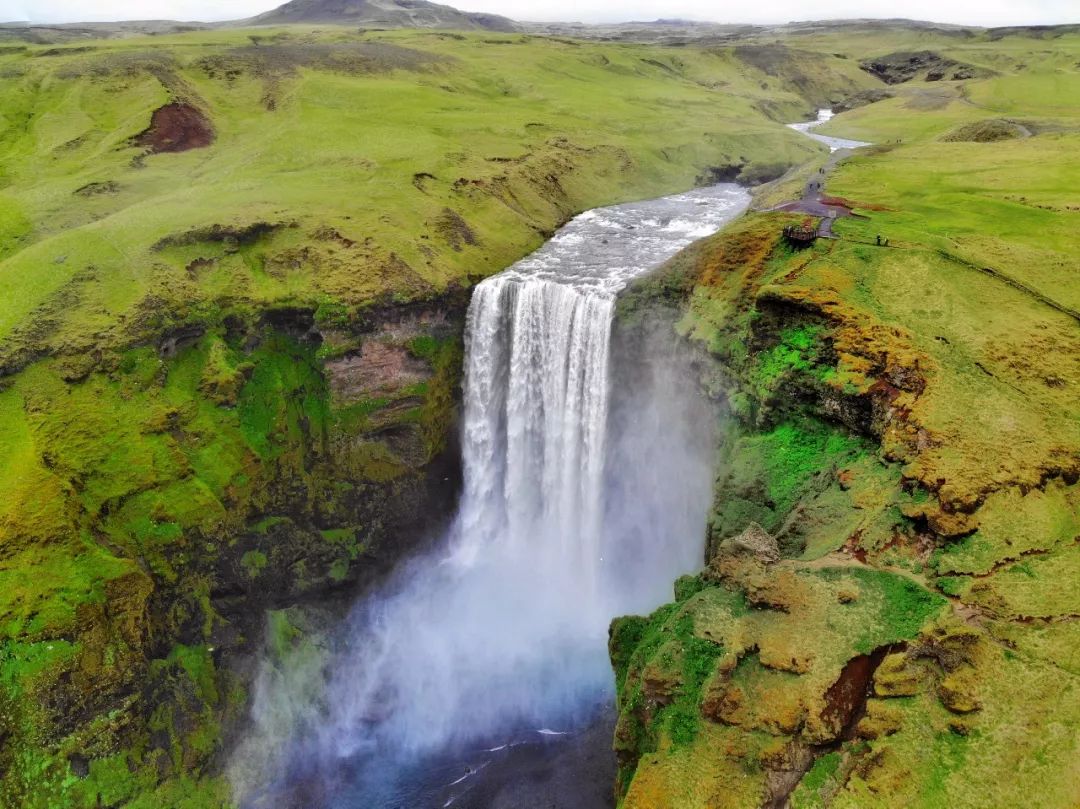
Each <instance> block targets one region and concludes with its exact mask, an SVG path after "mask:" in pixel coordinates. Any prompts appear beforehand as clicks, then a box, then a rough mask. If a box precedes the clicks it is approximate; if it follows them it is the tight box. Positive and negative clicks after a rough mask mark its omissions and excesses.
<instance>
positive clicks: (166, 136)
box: [135, 101, 214, 154]
mask: <svg viewBox="0 0 1080 809" xmlns="http://www.w3.org/2000/svg"><path fill="white" fill-rule="evenodd" d="M213 142H214V128H213V127H212V126H211V124H210V120H209V119H208V118H207V117H206V116H205V115H203V114H202V113H201V112H200V111H199V110H198V109H196V108H195V107H193V106H191V105H190V104H186V103H184V102H183V101H174V102H172V103H171V104H166V105H165V106H164V107H158V108H157V109H156V110H154V114H153V115H151V116H150V126H149V127H147V128H146V129H145V130H144V131H143V132H141V133H140V134H139V135H137V136H136V138H135V143H136V144H137V145H139V146H146V147H148V150H149V151H150V153H151V154H159V153H162V152H186V151H187V150H188V149H201V148H203V147H204V146H209V145H210V144H211V143H213Z"/></svg>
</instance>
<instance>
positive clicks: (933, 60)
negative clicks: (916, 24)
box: [859, 51, 993, 84]
mask: <svg viewBox="0 0 1080 809" xmlns="http://www.w3.org/2000/svg"><path fill="white" fill-rule="evenodd" d="M859 66H860V67H861V68H862V69H863V70H865V71H866V72H867V73H870V74H871V75H873V76H876V77H877V78H879V79H881V80H882V81H883V82H885V83H886V84H903V83H904V82H907V81H912V80H913V79H921V80H922V81H943V80H948V81H961V80H963V79H984V78H986V77H988V76H992V75H993V73H992V72H991V71H989V70H987V69H986V68H982V67H976V66H975V65H968V64H964V63H962V62H957V61H956V60H954V59H950V58H948V57H947V56H942V55H941V54H940V53H936V52H935V51H897V52H895V53H888V54H885V55H884V56H875V57H873V58H871V59H864V60H863V61H862V62H860V63H859Z"/></svg>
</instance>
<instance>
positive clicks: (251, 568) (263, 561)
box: [240, 551, 269, 579]
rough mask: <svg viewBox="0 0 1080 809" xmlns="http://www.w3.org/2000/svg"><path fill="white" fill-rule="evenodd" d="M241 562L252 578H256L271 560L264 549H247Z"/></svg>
mask: <svg viewBox="0 0 1080 809" xmlns="http://www.w3.org/2000/svg"><path fill="white" fill-rule="evenodd" d="M240 564H241V565H242V566H243V568H244V570H245V571H247V574H248V576H249V577H250V578H252V579H254V578H255V577H256V576H258V575H259V574H260V573H262V571H263V569H264V568H265V567H266V565H267V564H269V560H268V559H267V558H266V554H265V553H263V552H262V551H246V552H245V553H244V555H243V556H241V557H240Z"/></svg>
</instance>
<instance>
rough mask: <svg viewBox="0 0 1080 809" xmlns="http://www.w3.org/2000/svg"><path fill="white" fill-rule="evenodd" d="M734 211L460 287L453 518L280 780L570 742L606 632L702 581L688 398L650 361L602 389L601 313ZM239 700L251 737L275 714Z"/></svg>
mask: <svg viewBox="0 0 1080 809" xmlns="http://www.w3.org/2000/svg"><path fill="white" fill-rule="evenodd" d="M746 202H747V195H746V194H745V192H743V191H742V190H741V189H738V188H737V187H735V186H731V185H727V186H716V187H713V188H707V189H698V190H696V191H692V192H689V193H687V194H680V195H677V196H673V197H665V198H661V199H657V200H651V201H647V202H642V203H633V204H629V205H620V206H614V207H611V208H604V209H597V210H594V211H590V212H587V213H585V214H582V215H581V216H579V217H577V218H576V219H574V220H573V221H572V222H570V223H569V224H568V225H566V226H565V227H564V228H562V229H561V230H560V231H559V232H558V233H557V234H556V235H555V236H554V237H553V238H552V239H551V240H550V241H549V242H548V243H547V244H545V245H544V246H543V247H542V248H541V249H540V250H538V251H536V252H535V253H533V254H532V255H531V256H529V257H527V258H526V259H524V260H522V261H520V262H518V263H517V264H515V265H514V266H513V267H511V268H509V269H508V270H506V271H504V272H503V273H500V274H499V275H497V276H494V277H492V278H489V279H487V280H485V281H483V282H482V283H480V284H479V285H478V286H477V287H476V289H475V291H474V293H473V297H472V302H471V305H470V308H469V312H468V318H467V324H466V359H465V379H464V385H463V387H464V402H463V413H462V461H463V465H464V478H465V486H464V491H463V494H462V500H461V503H460V506H459V510H458V514H457V515H456V518H455V520H454V522H453V525H452V528H451V529H450V533H449V536H448V537H447V538H446V540H445V542H444V543H443V544H442V545H441V546H440V550H438V551H436V552H435V556H434V557H430V556H429V557H425V558H422V559H419V560H415V561H414V562H413V563H412V564H409V565H408V566H406V567H405V568H404V569H403V570H401V571H398V573H397V575H396V576H394V577H393V580H392V581H391V583H390V584H389V585H388V586H387V588H386V589H385V590H384V591H383V592H381V593H380V594H379V595H378V596H377V597H374V598H372V599H370V600H368V601H366V602H365V603H364V604H362V605H360V606H359V607H358V609H357V610H356V612H355V614H354V615H353V617H352V619H351V623H350V625H349V626H348V627H347V628H346V629H345V631H344V633H343V635H342V642H341V644H340V646H341V648H339V649H337V650H336V651H335V652H334V655H333V661H332V664H331V665H330V667H329V675H328V678H327V682H326V684H325V689H324V693H323V697H322V699H321V701H320V703H321V704H320V706H319V707H318V709H316V708H312V709H311V710H310V711H308V713H307V714H303V712H302V711H301V712H300V718H299V719H298V718H297V713H296V711H294V710H291V706H290V712H289V714H288V715H289V717H290V718H289V724H290V725H291V728H290V733H291V735H292V741H291V742H290V745H291V751H292V752H291V757H292V762H293V764H294V765H295V762H296V761H304V762H309V763H310V762H311V761H313V760H314V761H318V762H320V766H322V765H323V764H325V762H326V761H327V760H335V759H336V760H339V761H340V760H346V759H354V760H355V759H356V758H357V757H361V758H364V757H366V758H367V760H369V761H375V762H377V763H378V764H377V767H376V768H375V769H376V770H378V771H379V772H380V773H383V774H385V772H386V771H387V770H392V769H393V767H392V766H388V765H387V764H386V762H388V761H402V760H413V761H415V760H416V759H417V757H422V756H425V755H432V754H437V753H438V752H439V751H446V750H454V749H460V748H462V746H464V745H468V744H474V743H476V742H483V741H491V742H492V743H496V742H498V741H499V740H500V739H502V738H505V737H508V736H512V735H513V734H514V733H516V732H521V731H522V730H523V729H532V730H533V731H534V732H535V731H536V730H541V729H545V730H552V729H554V730H558V729H560V728H569V727H573V725H574V723H575V722H577V721H578V720H579V719H580V718H581V717H582V716H583V715H585V714H586V713H587V712H589V711H591V710H593V709H595V705H596V704H597V702H598V701H599V700H603V699H605V698H609V697H610V695H611V693H612V689H613V686H612V683H611V671H610V666H609V663H608V660H607V648H606V633H607V626H608V624H609V622H610V620H611V618H612V617H614V616H616V615H619V614H623V613H626V612H640V611H648V610H651V609H652V608H654V607H655V606H657V605H658V604H659V603H661V602H662V601H663V600H666V598H667V597H669V594H670V589H669V588H670V583H671V581H672V580H673V579H674V578H675V577H676V576H677V575H679V574H680V573H683V572H686V571H688V570H691V569H694V568H696V567H697V566H698V565H699V564H700V560H701V551H702V543H703V537H704V519H705V513H706V510H707V506H708V501H709V490H710V485H711V477H710V475H711V471H710V467H709V460H710V459H709V458H708V452H709V451H708V446H709V443H710V442H709V440H708V437H709V432H708V430H709V429H710V427H709V425H710V423H711V422H710V419H709V418H707V417H703V416H701V415H700V413H697V414H695V415H692V416H691V415H688V413H689V412H690V411H689V410H688V409H687V408H692V407H693V406H694V405H693V403H694V402H695V401H696V400H697V398H698V397H696V396H695V395H694V394H693V387H694V383H693V381H692V380H690V379H686V378H684V379H682V380H681V381H680V380H675V379H674V376H673V374H672V368H674V363H673V362H672V361H670V358H662V357H659V356H657V357H639V358H637V361H635V363H634V366H635V368H634V369H633V372H632V373H630V374H629V376H628V375H627V373H628V372H627V371H626V370H623V371H622V372H620V373H621V374H622V375H623V378H620V379H618V380H616V379H615V378H614V376H615V374H616V371H617V370H618V369H614V368H613V367H612V351H611V345H610V344H611V338H612V322H613V318H614V313H615V301H616V296H617V294H618V293H619V291H620V290H621V289H622V288H623V287H624V286H625V285H626V284H627V283H628V282H629V281H630V280H631V279H633V278H634V277H635V276H637V275H640V274H641V273H643V272H645V271H647V270H649V269H652V268H653V267H655V266H657V265H658V264H659V263H661V262H662V261H663V260H665V259H666V258H668V257H669V256H671V255H673V254H674V253H675V252H677V251H678V250H679V249H681V248H682V247H684V246H685V245H687V244H689V243H690V242H691V241H693V240H694V239H696V238H700V237H701V236H704V235H707V234H709V233H712V232H714V231H715V230H716V229H718V228H719V227H720V226H721V225H722V224H723V223H724V222H725V221H727V220H729V219H730V218H732V217H733V216H735V215H737V214H738V213H739V212H741V210H743V209H744V208H745V205H746ZM650 360H654V362H650ZM613 401H615V402H620V403H621V407H620V408H619V412H620V414H621V415H620V416H619V418H614V417H613V413H612V410H613V408H612V402H613ZM702 430H704V431H705V432H704V433H703V432H702ZM702 436H704V438H703V437H702ZM257 692H258V693H257V696H256V708H255V711H254V716H255V719H256V724H258V722H259V718H260V716H263V717H269V716H274V715H279V714H280V712H281V709H280V706H281V704H282V702H283V700H284V698H283V697H282V695H281V694H280V693H275V689H274V688H273V687H269V686H266V685H265V684H264V686H263V687H261V688H259V689H257ZM363 777H367V776H363ZM380 777H381V776H380ZM364 794H365V795H366V797H365V801H366V803H365V805H373V806H374V805H377V802H378V801H379V800H384V798H381V797H379V795H381V794H382V793H378V795H376V793H373V792H368V793H364ZM395 794H397V793H395ZM373 796H374V797H373ZM413 805H419V804H418V803H416V802H415V800H414V802H413Z"/></svg>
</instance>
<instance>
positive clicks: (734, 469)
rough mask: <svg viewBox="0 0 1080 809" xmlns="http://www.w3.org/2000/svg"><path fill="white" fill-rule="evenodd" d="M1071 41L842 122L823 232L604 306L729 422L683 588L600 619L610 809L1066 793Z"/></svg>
mask: <svg viewBox="0 0 1080 809" xmlns="http://www.w3.org/2000/svg"><path fill="white" fill-rule="evenodd" d="M872 46H873V43H868V44H867V46H866V47H872ZM1076 47H1077V43H1076V41H1075V40H1074V39H1072V38H1068V37H1066V38H1065V39H1063V40H1059V41H1057V42H1056V43H1055V45H1054V47H1053V48H1052V49H1050V50H1048V51H1047V52H1045V53H1041V54H1040V55H1038V56H1036V55H1034V54H1033V62H1032V63H1031V66H1030V67H1028V68H1026V69H1024V70H1023V71H1021V73H1020V75H1017V74H1016V73H1014V72H1013V71H1015V70H1018V68H1016V67H1015V64H1016V63H1015V61H1012V60H1013V59H1015V57H1016V51H1014V50H1013V47H1012V46H1009V47H1005V48H1004V49H1003V53H1002V54H999V56H1000V58H999V59H997V60H996V61H995V68H996V70H997V71H999V72H998V73H997V74H996V75H994V76H988V75H985V74H981V75H980V76H979V78H978V80H977V81H972V82H966V83H956V82H944V83H939V81H938V80H936V79H935V80H933V81H931V82H915V83H914V85H913V86H910V87H901V88H900V89H898V90H896V91H895V92H896V95H895V97H893V98H890V99H886V100H883V101H878V102H876V103H873V104H870V105H869V106H864V107H861V108H859V109H857V110H855V111H854V112H852V113H848V114H846V115H844V116H841V117H840V118H839V119H837V120H836V121H834V122H833V123H831V124H830V125H829V128H830V131H831V132H834V133H835V134H837V135H840V136H845V137H857V138H865V139H867V140H875V141H878V142H881V143H885V145H884V146H881V147H876V148H872V149H867V150H865V151H864V152H860V153H858V154H856V155H855V156H853V157H851V158H849V159H846V160H843V161H842V162H841V163H840V165H839V167H838V168H837V169H836V170H835V171H834V172H833V173H831V174H828V175H827V177H826V179H825V182H826V191H827V192H828V193H829V194H832V195H834V197H835V198H838V199H839V201H840V203H841V204H843V205H845V206H846V207H847V208H848V209H850V210H853V211H854V212H855V213H857V214H860V216H858V217H845V218H841V219H839V220H838V221H837V222H836V223H835V226H834V232H835V233H836V234H837V236H838V238H836V239H819V240H818V241H817V242H816V243H814V244H813V245H812V246H809V247H805V248H802V249H799V248H796V247H794V246H792V245H790V244H788V243H787V242H786V241H785V240H784V239H783V237H782V236H781V233H782V230H783V227H784V225H785V224H787V223H790V222H793V221H794V222H799V221H801V218H802V217H801V216H793V215H790V214H780V213H771V212H768V211H760V212H757V213H751V214H749V215H748V216H747V217H745V218H743V219H742V220H741V221H739V222H737V223H735V224H734V225H732V226H731V227H729V228H728V229H727V230H726V231H725V232H723V233H721V234H719V235H717V236H715V237H712V238H709V239H706V240H704V241H703V242H700V243H698V244H697V245H695V246H693V247H691V248H689V249H688V250H687V251H685V252H684V253H683V254H681V255H680V256H678V257H676V259H674V260H673V261H672V262H671V263H670V264H669V266H668V267H666V268H665V269H664V270H662V271H661V272H660V273H659V274H658V275H657V276H655V277H654V278H651V279H649V280H648V281H646V282H645V283H643V284H642V285H641V286H640V287H639V288H637V289H635V290H633V291H632V292H631V293H630V295H629V296H628V297H627V298H626V299H625V300H624V301H623V308H624V311H626V312H627V313H628V316H629V315H630V314H632V313H633V312H635V311H637V310H638V309H640V308H642V307H647V306H649V305H652V304H651V303H650V302H652V301H656V300H657V299H661V300H664V301H666V302H667V304H669V305H671V306H674V307H675V308H676V310H677V314H678V317H679V322H678V328H679V330H680V331H681V332H682V333H683V334H684V335H685V336H686V338H687V340H688V341H689V343H688V350H697V351H699V352H700V353H701V356H702V367H703V368H704V369H706V370H705V371H704V372H703V379H702V384H703V386H704V388H705V390H706V391H707V392H709V393H710V394H712V395H714V396H716V397H718V398H720V399H722V400H723V401H726V403H727V405H728V407H727V410H728V416H727V418H726V420H725V422H724V424H723V425H722V431H723V433H724V435H725V438H724V439H723V441H722V442H721V445H720V448H719V456H718V476H717V481H716V487H715V502H714V508H713V512H712V515H711V519H710V525H709V537H708V551H707V559H706V563H707V564H706V567H705V569H704V570H703V572H701V573H700V574H699V575H697V576H695V577H692V578H689V577H688V578H684V579H682V580H680V581H679V582H677V583H676V585H675V602H674V603H672V604H668V605H666V606H664V607H661V608H660V609H659V610H658V611H657V612H655V613H654V614H653V615H651V616H648V617H627V618H621V619H618V620H616V621H615V622H614V624H613V625H612V628H611V637H610V647H611V655H612V661H613V665H614V668H615V674H616V681H617V685H618V708H619V724H618V727H617V730H616V734H615V749H616V752H617V754H618V757H619V762H620V776H619V782H618V784H617V787H616V794H617V798H618V800H619V802H620V806H621V807H624V809H659V808H660V807H669V808H670V809H693V807H710V808H712V809H715V808H716V807H747V806H767V807H781V806H790V807H799V808H800V809H801V808H802V807H825V806H828V807H856V806H857V807H868V806H883V807H884V806H917V807H945V806H950V807H991V806H994V807H996V806H1025V805H1035V804H1037V805H1039V806H1046V807H1062V809H1066V808H1067V807H1072V806H1075V805H1076V804H1077V802H1078V801H1080V782H1078V781H1077V778H1076V772H1077V761H1078V756H1080V748H1078V739H1080V734H1078V729H1080V710H1078V709H1077V705H1078V704H1080V703H1078V701H1077V693H1078V689H1080V676H1078V675H1080V671H1078V669H1077V659H1076V651H1075V650H1076V641H1077V638H1078V637H1080V636H1078V623H1077V620H1078V616H1080V587H1078V585H1077V581H1078V579H1077V575H1076V574H1077V564H1078V561H1080V516H1078V515H1080V487H1078V486H1077V481H1078V478H1080V407H1078V402H1080V395H1078V394H1080V366H1078V365H1077V359H1078V358H1080V315H1078V314H1077V312H1076V307H1075V305H1074V299H1075V296H1076V294H1077V291H1078V290H1080V262H1078V261H1077V259H1076V254H1075V244H1074V237H1075V222H1074V221H1073V220H1074V218H1075V212H1073V210H1072V208H1073V207H1075V206H1072V205H1071V204H1070V202H1069V201H1070V200H1071V201H1072V202H1075V186H1074V181H1075V178H1076V176H1077V174H1076V172H1077V171H1078V169H1080V164H1078V161H1077V155H1078V154H1080V149H1078V146H1080V107H1078V106H1077V105H1076V103H1075V101H1074V100H1073V99H1075V98H1076V97H1078V96H1075V95H1070V96H1065V95H1054V96H1053V98H1054V99H1055V102H1056V103H1054V104H1051V103H1050V102H1049V101H1048V98H1049V97H1050V96H1049V95H1047V94H1044V92H1043V91H1045V90H1046V88H1049V87H1053V86H1056V85H1057V84H1059V83H1062V82H1064V83H1069V82H1075V80H1076V78H1077V75H1078V74H1077V73H1076V69H1075V65H1074V66H1073V67H1072V68H1067V67H1066V68H1061V67H1059V65H1060V64H1061V63H1062V60H1064V59H1067V58H1068V56H1067V55H1068V54H1074V55H1075V53H1076ZM951 53H952V55H953V58H954V59H957V60H959V58H960V56H961V55H964V56H965V59H964V61H971V62H975V63H983V64H985V63H986V62H987V54H986V50H985V47H984V46H983V45H980V44H977V43H972V44H970V46H969V47H967V48H965V47H964V46H963V45H960V44H957V45H956V46H954V47H953V48H952V49H951ZM1004 54H1009V57H1008V58H1007V57H1006V56H1005V55H1004ZM1039 60H1044V61H1042V64H1041V66H1039V64H1038V62H1039ZM1017 61H1019V60H1017ZM1040 76H1041V82H1042V83H1040V80H1039V78H1038V77H1040ZM930 98H933V99H934V100H933V101H932V102H931V101H930V100H929V99H930ZM971 99H978V105H977V106H976V105H974V104H972V103H971ZM984 104H985V106H983V105H984ZM1006 112H1007V113H1008V114H1010V115H1011V116H1023V120H1024V121H1025V122H1026V123H1025V126H1027V124H1030V126H1027V129H1028V132H1029V135H1028V136H1025V137H1024V138H1023V139H1021V140H1013V139H997V138H994V139H985V140H984V139H969V138H963V139H958V138H956V137H953V135H952V134H950V133H954V132H956V131H957V127H958V125H960V124H963V122H964V121H967V120H973V119H977V118H987V117H990V116H991V115H1000V114H1003V113H1006ZM849 117H850V121H851V123H850V124H848V123H846V121H847V119H848V118H849ZM1032 133H1034V134H1032ZM890 140H891V142H889V141H890ZM898 141H902V143H899V142H898ZM1035 155H1039V156H1040V157H1038V158H1036V157H1035ZM810 170H811V171H814V172H817V167H814V166H812V167H810ZM808 175H809V171H804V172H802V173H800V172H793V173H792V175H791V176H790V177H789V178H784V179H782V180H781V181H780V183H779V184H778V185H777V187H775V188H772V189H763V190H762V193H761V194H760V195H759V199H760V200H761V201H762V207H764V206H766V205H771V204H775V202H776V201H777V197H778V196H779V197H781V198H782V197H783V196H784V195H785V194H788V193H790V192H791V190H792V189H793V188H797V187H798V185H799V184H801V182H804V181H805V177H806V176H808ZM818 176H821V175H820V173H819V174H818ZM879 234H880V235H883V236H884V237H886V238H888V239H889V246H888V247H885V246H879V245H878V238H877V237H878V235H879ZM631 320H632V318H631Z"/></svg>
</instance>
